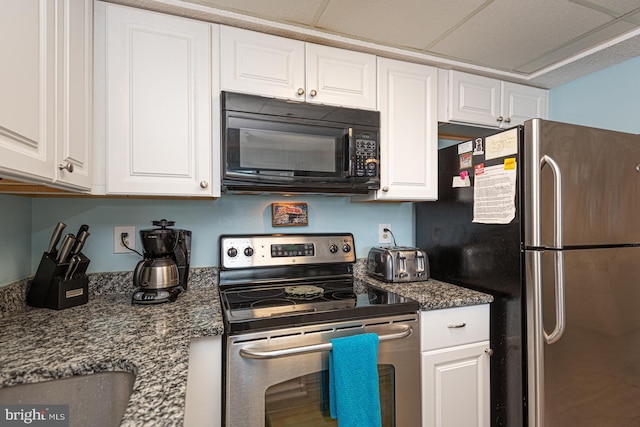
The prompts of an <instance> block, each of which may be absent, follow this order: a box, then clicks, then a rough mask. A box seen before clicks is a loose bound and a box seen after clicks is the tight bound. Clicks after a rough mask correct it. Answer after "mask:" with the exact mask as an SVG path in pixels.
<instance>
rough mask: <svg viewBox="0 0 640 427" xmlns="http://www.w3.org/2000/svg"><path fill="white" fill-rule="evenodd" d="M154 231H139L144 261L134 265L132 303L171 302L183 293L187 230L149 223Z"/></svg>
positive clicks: (164, 222) (188, 253) (186, 272)
mask: <svg viewBox="0 0 640 427" xmlns="http://www.w3.org/2000/svg"><path fill="white" fill-rule="evenodd" d="M152 224H153V225H154V226H156V227H158V228H153V229H149V230H140V240H141V241H142V246H143V247H144V259H143V260H142V261H140V262H138V264H137V265H136V268H135V270H134V272H133V284H134V286H135V287H136V290H135V292H134V294H133V297H132V302H133V303H134V304H158V303H162V302H173V301H175V300H176V299H177V298H178V295H180V293H181V292H184V291H186V290H187V282H188V280H189V262H190V259H191V231H189V230H180V229H174V228H169V227H172V226H173V225H175V221H167V220H166V219H162V220H160V221H152Z"/></svg>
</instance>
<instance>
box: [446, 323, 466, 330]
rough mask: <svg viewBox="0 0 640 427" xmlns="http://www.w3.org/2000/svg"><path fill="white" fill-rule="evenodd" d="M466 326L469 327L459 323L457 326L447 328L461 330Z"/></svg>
mask: <svg viewBox="0 0 640 427" xmlns="http://www.w3.org/2000/svg"><path fill="white" fill-rule="evenodd" d="M465 326H467V324H466V323H458V324H457V325H447V328H449V329H461V328H464V327H465Z"/></svg>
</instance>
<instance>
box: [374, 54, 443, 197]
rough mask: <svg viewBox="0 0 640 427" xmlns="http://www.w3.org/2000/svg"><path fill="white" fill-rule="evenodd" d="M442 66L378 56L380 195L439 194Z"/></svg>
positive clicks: (415, 195) (420, 195)
mask: <svg viewBox="0 0 640 427" xmlns="http://www.w3.org/2000/svg"><path fill="white" fill-rule="evenodd" d="M436 80H437V70H436V69H435V68H433V67H429V66H426V65H419V64H411V63H407V62H402V61H396V60H392V59H386V58H378V92H379V103H378V109H379V111H380V121H381V123H380V187H381V189H380V190H378V191H377V192H375V193H374V194H373V198H374V199H375V200H435V199H436V198H437V196H438V176H437V173H438V165H437V155H438V153H437V149H438V147H437V144H438V142H437V141H438V139H437V138H438V135H437V132H438V129H437V122H436V108H437V106H436V102H437V96H436V93H437V81H436Z"/></svg>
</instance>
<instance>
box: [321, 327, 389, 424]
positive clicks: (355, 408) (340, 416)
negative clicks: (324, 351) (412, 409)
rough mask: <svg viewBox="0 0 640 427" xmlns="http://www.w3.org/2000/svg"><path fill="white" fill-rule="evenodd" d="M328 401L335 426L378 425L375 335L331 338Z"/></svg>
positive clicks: (378, 392) (378, 405) (379, 415)
mask: <svg viewBox="0 0 640 427" xmlns="http://www.w3.org/2000/svg"><path fill="white" fill-rule="evenodd" d="M331 345H332V349H331V352H330V353H329V404H330V410H331V418H336V419H337V420H338V427H381V426H382V417H381V414H380V389H379V382H378V336H377V335H376V334H361V335H353V336H349V337H343V338H334V339H332V340H331Z"/></svg>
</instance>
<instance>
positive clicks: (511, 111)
mask: <svg viewBox="0 0 640 427" xmlns="http://www.w3.org/2000/svg"><path fill="white" fill-rule="evenodd" d="M548 93H549V92H548V91H547V90H546V89H539V88H537V87H531V86H524V85H519V84H515V83H510V82H503V83H502V111H501V113H500V115H501V116H502V117H504V125H503V126H504V127H511V126H515V125H521V124H524V122H525V120H529V119H534V118H541V119H546V118H547V117H548V115H549V113H548V106H549V95H548Z"/></svg>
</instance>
